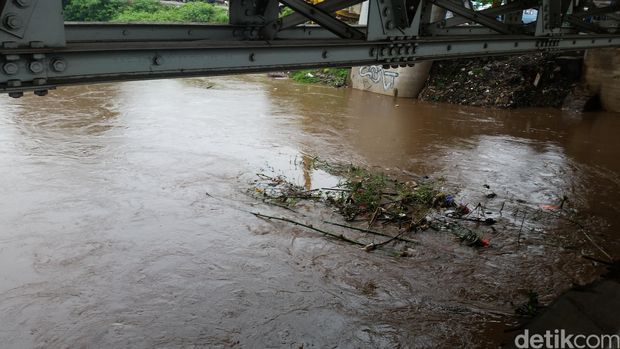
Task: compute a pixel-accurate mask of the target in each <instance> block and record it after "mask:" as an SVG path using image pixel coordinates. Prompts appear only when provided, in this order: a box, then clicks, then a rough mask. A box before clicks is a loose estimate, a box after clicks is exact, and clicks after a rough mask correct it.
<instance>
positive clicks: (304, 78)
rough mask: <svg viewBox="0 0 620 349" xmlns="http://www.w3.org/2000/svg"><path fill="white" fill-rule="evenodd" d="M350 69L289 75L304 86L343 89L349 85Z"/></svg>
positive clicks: (304, 70)
mask: <svg viewBox="0 0 620 349" xmlns="http://www.w3.org/2000/svg"><path fill="white" fill-rule="evenodd" d="M349 71H350V69H348V68H324V69H303V70H297V71H293V72H291V73H290V74H289V76H290V77H291V79H293V80H295V81H297V82H300V83H304V84H317V83H321V84H325V85H329V86H333V87H342V86H345V85H346V84H347V79H348V77H349Z"/></svg>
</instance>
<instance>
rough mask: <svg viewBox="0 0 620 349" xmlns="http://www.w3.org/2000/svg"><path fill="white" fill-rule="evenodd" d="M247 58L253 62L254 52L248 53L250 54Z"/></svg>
mask: <svg viewBox="0 0 620 349" xmlns="http://www.w3.org/2000/svg"><path fill="white" fill-rule="evenodd" d="M248 59H249V60H250V62H254V60H255V59H256V58H255V57H254V53H250V56H249V57H248Z"/></svg>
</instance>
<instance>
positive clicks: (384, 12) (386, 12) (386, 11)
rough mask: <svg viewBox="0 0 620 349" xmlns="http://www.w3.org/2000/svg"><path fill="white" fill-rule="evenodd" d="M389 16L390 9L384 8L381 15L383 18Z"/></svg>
mask: <svg viewBox="0 0 620 349" xmlns="http://www.w3.org/2000/svg"><path fill="white" fill-rule="evenodd" d="M391 14H392V11H391V10H390V8H389V7H386V8H385V9H384V10H383V15H384V16H385V17H389V16H390V15H391Z"/></svg>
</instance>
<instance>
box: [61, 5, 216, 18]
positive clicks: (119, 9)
mask: <svg viewBox="0 0 620 349" xmlns="http://www.w3.org/2000/svg"><path fill="white" fill-rule="evenodd" d="M64 13H65V20H66V21H98V22H110V21H111V22H203V23H226V22H227V21H228V11H227V10H226V9H225V8H223V7H219V6H217V5H212V4H208V3H206V2H200V1H193V2H189V3H185V4H182V5H179V6H172V5H164V4H162V3H161V2H159V1H158V0H69V1H67V2H66V3H65V7H64Z"/></svg>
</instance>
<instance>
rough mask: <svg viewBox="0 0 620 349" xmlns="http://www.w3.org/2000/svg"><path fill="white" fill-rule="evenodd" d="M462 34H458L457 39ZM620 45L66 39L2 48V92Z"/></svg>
mask: <svg viewBox="0 0 620 349" xmlns="http://www.w3.org/2000/svg"><path fill="white" fill-rule="evenodd" d="M456 38H459V39H460V40H455V39H456ZM609 46H620V35H616V36H612V35H605V36H593V35H590V36H584V35H577V36H566V37H563V38H562V39H537V38H533V37H530V36H502V35H496V36H483V37H470V38H468V39H463V38H462V37H452V38H449V37H446V38H441V39H420V40H399V41H384V42H363V41H356V40H348V41H347V40H339V39H336V40H327V41H326V40H314V41H313V40H303V41H299V42H297V43H293V42H288V41H287V42H277V41H274V42H259V41H254V42H246V43H243V42H223V43H219V44H215V43H200V42H179V43H174V42H168V43H165V42H144V43H136V42H118V43H83V44H68V45H67V47H66V48H64V49H59V50H50V49H28V50H26V49H23V50H19V51H15V50H6V49H0V54H1V55H6V54H7V53H10V54H12V55H14V56H17V57H16V59H15V60H14V61H13V62H12V63H13V64H14V65H16V67H17V69H16V71H15V72H14V73H13V74H12V75H10V76H7V75H2V76H0V91H2V92H9V93H11V94H12V95H13V96H17V95H19V94H20V93H21V92H23V91H29V90H35V91H39V93H43V91H45V90H47V89H49V88H53V87H54V86H62V85H70V84H81V83H97V82H105V81H126V80H138V79H159V78H169V77H187V76H207V75H224V74H236V73H248V72H261V71H271V70H288V69H299V68H306V67H327V66H354V65H367V64H386V65H399V64H411V63H414V62H416V61H421V60H436V59H447V58H459V57H475V56H493V55H509V54H522V53H527V52H540V51H548V50H552V51H561V50H580V49H587V48H596V47H609ZM37 54H38V55H44V57H42V58H41V63H42V66H43V68H44V69H43V70H42V71H37V72H34V71H32V70H31V69H29V63H30V62H31V60H30V58H28V57H32V56H34V55H37Z"/></svg>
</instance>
